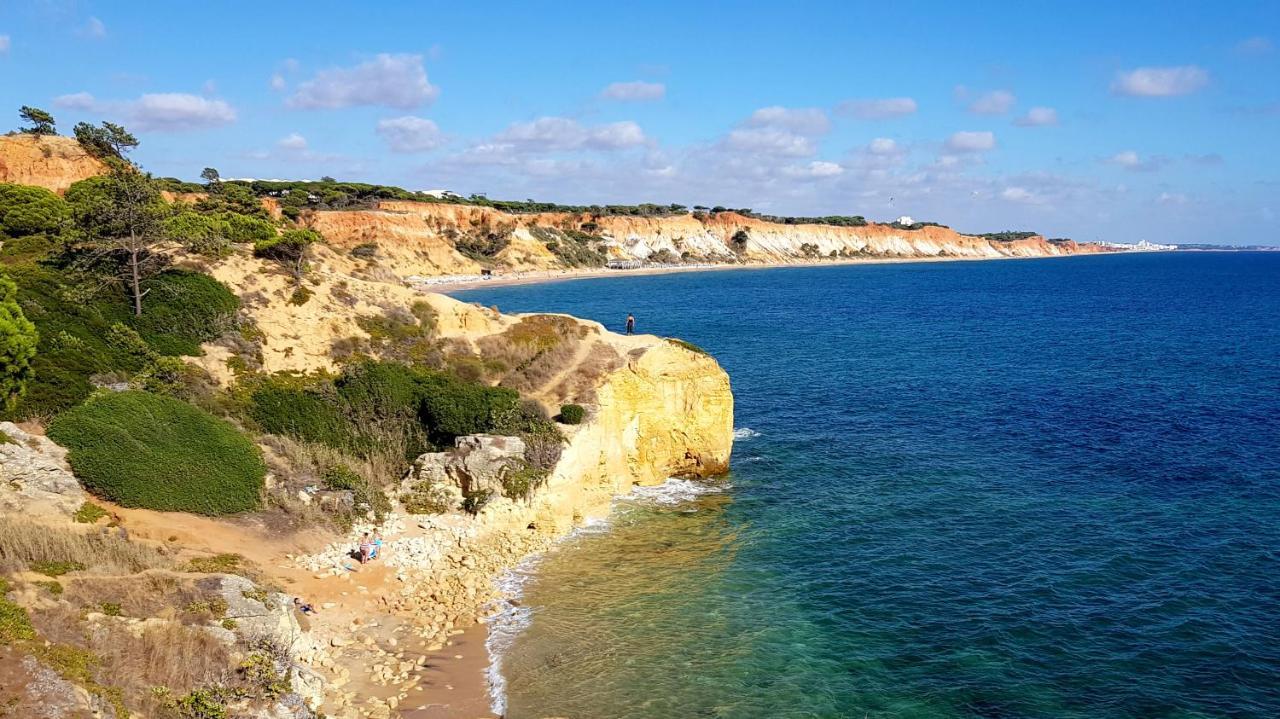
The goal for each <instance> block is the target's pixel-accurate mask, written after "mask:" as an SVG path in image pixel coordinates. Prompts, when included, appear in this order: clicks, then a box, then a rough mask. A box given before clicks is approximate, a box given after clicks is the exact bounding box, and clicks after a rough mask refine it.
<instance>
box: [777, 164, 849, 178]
mask: <svg viewBox="0 0 1280 719" xmlns="http://www.w3.org/2000/svg"><path fill="white" fill-rule="evenodd" d="M783 171H784V172H785V173H786V174H787V175H788V176H790V177H797V178H807V179H821V178H825V177H838V176H840V175H843V174H844V168H843V167H841V166H840V165H839V164H837V163H834V162H827V161H825V160H814V161H813V162H810V163H809V164H808V165H804V166H800V167H788V168H786V169H785V170H783Z"/></svg>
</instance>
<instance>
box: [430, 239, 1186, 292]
mask: <svg viewBox="0 0 1280 719" xmlns="http://www.w3.org/2000/svg"><path fill="white" fill-rule="evenodd" d="M1175 251H1176V250H1161V251H1159V252H1175ZM1155 252H1156V251H1154V250H1153V251H1150V252H1142V253H1135V252H1079V253H1075V254H1068V255H1035V256H1026V257H1021V256H1001V257H879V258H877V257H872V258H860V259H842V260H820V261H817V262H759V263H748V264H716V265H662V266H656V267H641V268H638V269H631V270H610V269H605V268H597V267H593V268H589V269H569V270H531V271H527V272H513V273H509V274H502V275H493V276H491V277H489V278H487V279H485V278H480V277H476V276H474V275H439V276H437V277H432V278H427V281H425V282H408V281H406V282H407V284H408V285H409V286H410V287H412V288H413V289H415V290H417V291H419V292H434V293H437V294H444V295H448V294H452V293H454V292H465V291H468V290H478V289H483V288H485V287H511V286H516V285H536V284H545V283H548V282H570V281H573V280H589V279H598V278H603V277H645V276H650V275H669V274H685V273H692V272H724V271H730V270H778V269H787V268H812V267H844V266H850V265H899V264H913V263H933V262H998V261H1002V260H1056V259H1067V258H1071V257H1107V256H1113V255H1132V254H1153V253H1155Z"/></svg>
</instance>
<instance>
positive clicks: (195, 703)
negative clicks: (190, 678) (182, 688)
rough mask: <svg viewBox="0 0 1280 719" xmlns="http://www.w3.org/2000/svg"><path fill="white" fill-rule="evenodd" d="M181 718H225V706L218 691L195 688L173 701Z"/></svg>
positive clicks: (175, 709)
mask: <svg viewBox="0 0 1280 719" xmlns="http://www.w3.org/2000/svg"><path fill="white" fill-rule="evenodd" d="M173 708H174V711H176V712H177V713H178V716H179V717H181V719H227V706H226V704H224V703H223V700H222V696H221V694H220V693H219V692H217V691H215V690H212V689H196V690H194V691H192V692H191V693H190V694H187V695H186V696H184V697H182V698H181V699H178V700H177V701H176V702H174V703H173Z"/></svg>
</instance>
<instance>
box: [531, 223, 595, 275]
mask: <svg viewBox="0 0 1280 719" xmlns="http://www.w3.org/2000/svg"><path fill="white" fill-rule="evenodd" d="M529 232H530V234H532V235H533V236H534V237H535V238H537V239H538V240H539V241H541V242H542V243H543V244H544V245H546V247H547V249H548V250H551V253H552V254H554V255H555V256H556V257H558V258H559V259H560V261H561V262H562V263H564V265H565V267H604V265H605V263H606V262H608V261H609V256H608V254H606V253H605V252H604V250H603V249H601V248H602V247H603V243H604V238H603V237H599V236H597V235H591V234H588V233H586V232H582V231H580V230H557V229H554V228H550V227H530V228H529Z"/></svg>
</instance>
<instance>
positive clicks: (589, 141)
mask: <svg viewBox="0 0 1280 719" xmlns="http://www.w3.org/2000/svg"><path fill="white" fill-rule="evenodd" d="M647 140H648V138H647V137H645V134H644V130H642V129H640V126H639V125H637V124H636V123H634V122H631V121H630V120H625V121H622V122H614V123H610V124H607V125H598V126H596V127H584V126H583V125H582V123H580V122H578V121H577V120H571V119H569V118H567V117H540V118H538V119H536V120H534V121H532V122H517V123H513V124H512V125H510V126H509V127H508V128H507V129H506V130H503V131H502V132H500V133H498V134H497V136H495V137H494V141H493V142H492V143H487V144H488V145H489V146H490V147H498V146H502V145H510V146H512V148H514V149H520V150H525V151H531V152H554V151H564V150H578V149H593V150H621V149H625V148H628V147H636V146H639V145H643V144H644V143H645V142H647ZM472 149H473V150H474V149H475V148H472Z"/></svg>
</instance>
